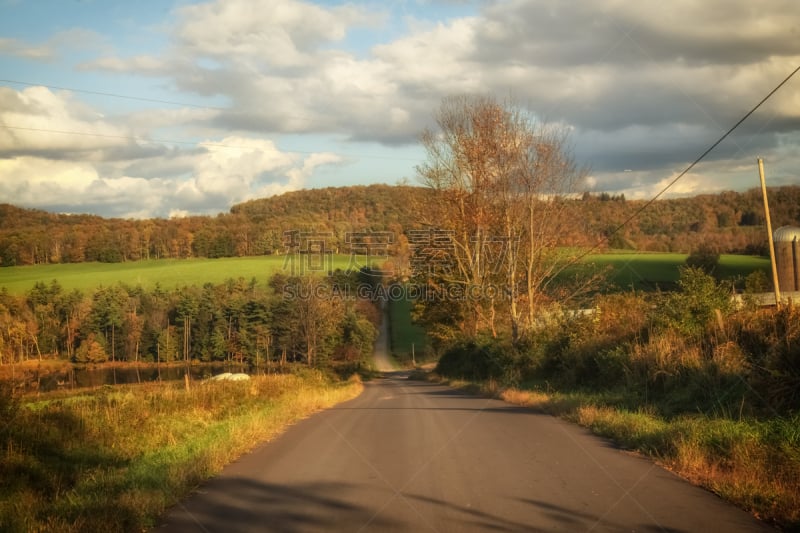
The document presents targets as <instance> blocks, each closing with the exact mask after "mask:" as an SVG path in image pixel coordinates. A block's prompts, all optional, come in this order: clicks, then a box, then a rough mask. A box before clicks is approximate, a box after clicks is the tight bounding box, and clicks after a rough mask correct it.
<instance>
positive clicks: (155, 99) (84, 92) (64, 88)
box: [0, 79, 228, 111]
mask: <svg viewBox="0 0 800 533" xmlns="http://www.w3.org/2000/svg"><path fill="white" fill-rule="evenodd" d="M0 83H13V84H15V85H27V86H28V87H46V88H48V89H55V90H57V91H70V92H75V93H82V94H93V95H95V96H110V97H112V98H124V99H125V100H137V101H139V102H152V103H155V104H168V105H178V106H183V107H195V108H198V109H216V110H218V111H228V109H227V108H224V107H215V106H209V105H198V104H189V103H187V102H176V101H173V100H159V99H158V98H144V97H141V96H130V95H127V94H117V93H105V92H99V91H89V90H86V89H75V88H74V87H60V86H58V85H45V84H44V83H31V82H28V81H18V80H3V79H0Z"/></svg>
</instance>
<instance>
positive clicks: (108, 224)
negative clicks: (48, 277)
mask: <svg viewBox="0 0 800 533" xmlns="http://www.w3.org/2000/svg"><path fill="white" fill-rule="evenodd" d="M562 201H563V202H565V208H566V209H568V211H569V217H568V221H569V222H568V223H565V224H564V225H563V227H562V230H561V234H560V235H559V239H560V244H561V245H565V246H597V245H599V247H600V248H601V249H603V248H612V249H632V250H639V251H659V252H680V253H690V252H691V251H693V250H694V249H696V248H697V247H699V246H700V244H705V245H707V246H710V247H712V248H714V249H715V250H716V251H717V252H718V253H742V254H759V255H765V254H766V253H767V250H766V243H765V239H764V226H763V225H764V215H763V203H762V199H761V194H760V191H758V190H756V189H753V190H749V191H746V192H732V191H730V192H723V193H720V194H715V195H701V196H695V197H690V198H676V199H668V200H659V201H657V202H655V203H653V204H652V205H651V206H649V207H648V208H647V209H646V210H644V211H643V212H642V213H641V215H639V216H637V217H635V218H633V220H631V221H630V223H628V224H626V225H625V227H624V228H623V229H621V230H620V231H616V229H617V228H618V227H619V226H620V225H621V224H622V223H623V222H624V221H626V220H628V219H629V218H630V216H631V215H632V214H633V213H635V212H636V211H637V210H639V209H640V208H641V207H642V206H643V205H644V201H643V200H626V199H625V198H624V196H615V195H610V194H607V193H591V192H585V193H583V194H582V195H572V196H569V197H565V198H564V199H563V200H562ZM769 201H770V208H771V211H772V218H773V220H772V223H773V227H775V228H777V227H780V226H782V225H796V224H800V187H798V186H788V187H778V188H772V189H770V191H769ZM433 202H434V196H433V192H432V191H431V190H430V189H429V188H424V187H411V186H406V185H396V186H390V185H369V186H351V187H335V188H326V189H313V190H302V191H295V192H290V193H286V194H283V195H280V196H275V197H271V198H263V199H258V200H252V201H249V202H244V203H242V204H238V205H235V206H233V207H232V208H231V210H230V213H226V214H220V215H217V216H190V217H185V218H174V219H169V220H166V219H148V220H123V219H106V218H102V217H98V216H93V215H85V214H56V213H48V212H45V211H41V210H34V209H23V208H19V207H15V206H12V205H8V204H3V205H0V264H2V265H3V266H22V265H36V264H45V263H82V262H91V261H99V262H123V261H137V260H140V259H164V258H174V259H186V258H215V257H241V256H258V255H265V254H276V253H283V252H284V251H285V247H286V246H285V233H284V232H287V231H297V230H304V231H305V230H313V231H318V232H328V233H330V235H331V241H332V245H333V246H334V247H335V248H336V249H337V250H339V251H341V252H346V251H347V242H346V234H347V233H348V232H354V231H367V230H368V231H389V232H393V233H394V234H395V235H397V236H400V235H403V234H404V233H407V232H408V231H409V230H413V229H419V228H421V227H423V225H422V223H423V222H424V221H425V220H426V218H427V214H428V213H430V212H431V211H432V210H433ZM403 245H404V239H400V238H398V239H397V240H396V241H395V242H394V243H393V248H392V249H390V253H391V254H392V255H395V254H396V253H398V252H400V253H402V250H401V249H400V248H402V246H403Z"/></svg>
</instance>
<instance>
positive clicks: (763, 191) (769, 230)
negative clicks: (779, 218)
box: [758, 157, 781, 307]
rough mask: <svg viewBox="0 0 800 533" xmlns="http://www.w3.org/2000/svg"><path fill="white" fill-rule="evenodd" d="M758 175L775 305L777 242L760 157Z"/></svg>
mask: <svg viewBox="0 0 800 533" xmlns="http://www.w3.org/2000/svg"><path fill="white" fill-rule="evenodd" d="M758 176H759V178H760V179H761V195H762V196H763V197H764V216H765V217H766V220H767V240H768V241H769V260H770V263H771V264H772V285H773V287H775V306H776V307H778V306H780V305H781V288H780V285H779V284H778V266H777V265H776V264H775V243H774V242H773V241H772V221H771V220H770V217H769V202H768V201H767V182H766V180H765V179H764V161H763V160H762V159H761V158H760V157H759V158H758Z"/></svg>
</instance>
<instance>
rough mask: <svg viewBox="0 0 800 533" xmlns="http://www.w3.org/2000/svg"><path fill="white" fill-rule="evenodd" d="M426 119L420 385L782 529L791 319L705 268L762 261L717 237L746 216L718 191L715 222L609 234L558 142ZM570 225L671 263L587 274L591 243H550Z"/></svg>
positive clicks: (795, 381)
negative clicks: (537, 420)
mask: <svg viewBox="0 0 800 533" xmlns="http://www.w3.org/2000/svg"><path fill="white" fill-rule="evenodd" d="M435 119H436V125H437V128H436V130H433V131H428V132H426V134H425V135H423V137H422V142H423V145H424V147H425V148H426V150H427V156H428V157H427V161H426V163H425V164H423V165H421V166H420V167H418V169H417V170H418V174H419V179H420V181H421V182H422V183H424V184H426V185H427V186H428V187H429V188H430V189H431V194H432V195H434V196H435V197H436V198H437V200H438V201H437V202H436V203H435V207H436V209H435V210H433V211H432V212H431V221H430V222H431V224H432V225H433V224H435V223H438V224H440V225H441V226H443V227H446V228H449V229H450V230H451V231H450V232H449V233H448V234H447V235H446V236H447V238H449V241H447V244H448V246H439V247H438V249H435V250H433V252H435V253H433V254H432V253H427V254H419V255H417V256H412V257H411V260H412V265H413V262H414V260H415V259H416V260H419V261H423V264H422V267H423V268H420V269H418V270H417V272H416V278H415V279H414V282H415V283H416V284H417V285H418V286H422V287H426V288H427V289H429V292H428V293H427V294H425V296H426V297H423V298H420V299H418V301H417V302H416V305H415V308H414V317H415V319H416V322H417V324H418V325H423V326H424V327H425V329H426V331H427V333H428V337H429V339H430V344H431V347H432V349H433V350H434V351H435V352H436V353H437V354H438V355H439V356H440V358H439V361H438V364H437V367H436V374H437V375H438V376H442V377H444V378H445V379H450V380H459V381H466V382H470V383H475V384H477V385H475V387H477V388H478V389H479V390H485V391H489V392H491V393H492V394H496V395H498V396H500V397H502V398H504V399H507V400H509V401H515V402H517V403H522V404H526V405H538V406H540V407H543V408H546V409H547V410H549V411H550V412H553V413H555V414H560V415H563V416H565V417H567V418H569V419H570V420H574V421H576V422H579V423H582V424H585V425H587V426H588V427H591V428H592V429H593V430H595V431H597V432H598V433H600V434H602V435H605V436H608V437H611V438H613V439H614V440H616V441H617V442H618V443H620V444H621V445H623V446H625V447H628V448H632V449H636V450H639V451H641V452H642V453H646V454H648V455H650V456H652V457H654V458H656V460H658V461H659V462H661V463H662V464H664V465H665V466H667V467H668V468H671V469H673V470H675V471H676V472H679V473H680V474H681V475H684V476H685V477H687V478H688V479H690V480H692V481H695V482H697V483H700V484H702V485H703V486H705V487H708V488H709V489H711V490H713V491H715V492H717V493H719V494H720V495H722V496H724V497H725V498H728V499H729V500H731V501H732V502H735V503H736V504H738V505H740V506H741V507H743V508H744V509H747V510H749V511H751V512H753V513H754V514H756V515H757V516H759V517H761V518H763V519H765V520H767V521H769V522H771V523H774V524H777V525H780V526H782V527H785V528H787V529H796V528H800V310H798V309H797V308H795V307H792V306H787V307H780V308H778V309H771V310H770V309H760V308H758V307H757V306H756V301H755V298H756V297H755V296H748V295H747V294H745V296H744V297H743V298H742V300H741V303H739V301H737V300H735V299H734V298H733V295H734V288H736V289H738V290H739V291H745V292H746V293H750V294H755V293H762V292H766V291H768V290H769V282H768V280H767V276H766V275H765V270H766V268H767V267H768V262H766V261H765V260H762V259H757V258H746V259H739V258H731V257H729V256H726V257H722V260H721V255H720V254H721V253H722V252H729V251H731V249H732V248H736V249H737V250H738V251H740V252H745V253H747V252H748V251H749V252H750V253H753V254H754V255H764V254H763V253H760V251H759V250H760V249H761V248H762V245H760V244H759V243H763V242H764V241H765V240H766V236H765V235H764V233H763V228H760V229H759V232H761V233H760V236H759V235H758V234H757V233H756V232H755V227H753V228H752V229H753V231H752V232H750V233H748V235H749V237H748V238H745V239H741V240H738V241H737V242H739V245H737V246H733V247H732V246H731V244H732V243H733V241H734V240H737V239H738V237H736V238H735V237H734V235H735V234H738V235H739V237H743V235H744V234H743V233H738V231H733V230H732V226H731V224H734V225H735V224H736V223H737V221H738V223H739V224H741V223H743V222H747V223H748V224H752V225H753V226H756V225H758V224H760V217H759V216H758V215H757V212H756V211H748V212H747V213H745V212H743V211H736V210H732V211H731V210H728V209H727V208H724V205H723V204H725V203H726V202H727V200H732V199H733V198H734V197H736V196H737V195H735V194H727V193H726V194H723V195H722V196H721V198H720V199H721V202H720V204H721V205H720V209H719V210H717V211H716V214H714V210H713V209H712V210H707V209H705V208H702V207H701V206H700V205H699V204H696V207H697V211H694V212H681V214H680V215H679V214H678V211H672V212H671V213H670V209H672V208H675V207H677V203H671V204H669V203H661V202H656V203H654V204H652V206H649V205H648V208H647V209H645V210H642V211H637V212H633V215H632V217H630V218H629V219H628V220H625V219H622V221H620V222H619V224H617V223H616V222H615V221H617V220H620V219H619V218H618V217H617V215H618V214H619V213H620V212H622V211H626V210H627V209H628V208H627V207H626V208H623V207H622V206H623V205H624V204H626V201H625V199H624V198H616V197H606V198H603V197H602V195H601V196H600V197H595V196H593V195H591V194H584V195H583V197H582V200H581V201H576V200H575V198H576V187H579V186H580V184H581V183H583V178H584V177H585V171H584V170H583V169H581V168H579V167H577V166H576V164H575V162H574V159H573V158H572V155H571V152H570V144H569V142H568V140H567V137H566V135H567V132H564V131H561V130H559V129H558V128H557V127H556V128H554V127H551V126H549V125H547V124H542V123H541V122H539V121H538V119H537V117H535V116H532V115H531V114H529V113H527V112H526V111H525V110H523V109H520V108H519V107H517V106H514V105H512V104H509V103H506V102H503V103H499V102H497V101H495V100H493V99H492V98H489V97H476V98H471V97H462V98H452V99H446V100H445V101H444V102H443V103H442V106H441V109H440V110H439V112H438V113H437V114H436V115H435ZM586 206H590V207H591V209H589V210H588V211H587V210H585V208H586ZM614 213H616V214H614ZM604 215H607V216H608V218H607V219H604V218H603V216H604ZM700 219H702V220H700ZM789 219H790V222H789V223H795V224H796V223H797V222H798V220H797V217H796V210H795V215H791V216H790V217H789ZM691 220H694V221H695V222H690V221H691ZM576 221H580V223H581V224H582V227H583V228H586V229H587V230H588V231H589V233H591V230H589V228H593V227H596V226H594V224H595V223H596V222H598V221H603V223H604V224H605V231H604V232H603V233H602V235H603V237H604V242H605V243H606V244H607V245H608V247H609V248H610V249H616V250H619V249H630V250H643V249H648V250H651V251H663V252H676V251H678V249H680V248H681V247H682V246H685V248H689V249H688V250H686V249H684V250H680V251H683V252H689V254H688V255H683V254H674V253H673V254H669V255H667V254H665V255H661V256H658V255H655V254H649V255H644V256H639V255H638V254H635V253H634V254H631V255H620V254H614V255H612V254H601V255H598V256H593V257H591V259H587V258H588V257H589V256H588V255H587V252H586V251H584V250H586V249H587V247H588V249H592V250H594V249H596V248H597V246H596V243H597V242H598V240H599V239H591V238H590V239H588V241H587V240H583V241H581V240H580V239H578V238H574V239H573V241H572V243H569V242H565V241H566V240H569V239H565V236H567V235H570V236H572V237H576V234H575V224H576ZM592 221H594V222H592ZM783 223H786V222H782V223H781V224H783ZM712 227H713V228H714V229H712ZM723 227H724V228H728V229H722V228H723ZM678 228H683V229H682V230H678ZM718 230H721V231H718ZM729 230H730V231H729ZM676 231H678V232H679V233H680V232H681V231H682V233H680V235H678V234H676ZM751 238H752V240H750V239H751ZM678 241H681V242H683V243H684V245H682V246H677V242H678ZM689 243H692V244H691V245H689V246H686V245H687V244H689ZM582 247H583V249H582ZM676 248H677V249H676ZM425 260H427V263H425V262H424V261H425ZM603 264H605V266H606V267H608V268H606V271H605V272H603V268H602V266H603ZM442 294H446V295H448V297H438V296H439V295H442ZM430 295H433V296H434V297H428V296H430ZM751 298H752V301H751V300H750V299H751Z"/></svg>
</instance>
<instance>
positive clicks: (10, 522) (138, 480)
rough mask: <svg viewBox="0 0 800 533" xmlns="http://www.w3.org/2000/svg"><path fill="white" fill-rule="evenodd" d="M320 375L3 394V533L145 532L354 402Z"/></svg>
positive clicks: (349, 387) (347, 387) (343, 386)
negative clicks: (267, 446) (274, 443)
mask: <svg viewBox="0 0 800 533" xmlns="http://www.w3.org/2000/svg"><path fill="white" fill-rule="evenodd" d="M361 389H362V387H361V383H360V380H358V379H357V377H354V378H352V379H350V380H349V381H346V382H342V381H338V380H336V379H333V378H331V377H329V376H327V375H325V374H324V373H322V372H320V371H317V370H310V369H307V368H301V369H298V370H296V371H295V372H293V373H286V374H272V375H268V376H264V375H262V376H257V377H253V378H252V379H250V380H249V381H244V382H225V381H219V382H193V383H190V384H189V385H185V384H184V383H154V384H143V385H130V386H115V387H103V388H100V389H94V390H84V391H81V392H78V393H72V394H63V393H51V394H42V395H37V396H29V397H18V396H15V395H12V394H11V392H10V388H9V387H3V388H2V389H0V449H2V453H1V454H0V531H7V532H20V533H22V532H28V531H58V532H60V533H61V532H72V531H74V532H77V531H142V530H143V529H146V528H149V527H152V526H154V525H155V521H156V519H157V517H158V516H159V515H161V514H162V513H163V512H164V511H165V510H166V509H167V508H168V507H170V506H171V505H174V504H175V503H176V502H177V501H178V500H179V499H180V498H181V497H183V496H185V495H186V494H188V492H189V491H191V490H192V489H193V488H195V487H196V486H197V485H198V484H199V483H201V482H202V481H203V480H205V479H207V478H209V477H211V476H213V475H214V474H216V473H218V472H219V471H220V470H221V469H222V467H223V466H224V465H225V464H227V463H229V462H231V461H232V460H234V459H235V458H236V457H238V456H240V455H241V454H243V453H245V452H246V451H248V450H250V449H251V448H252V447H254V446H255V445H256V444H258V443H260V442H263V441H265V440H268V439H270V438H272V437H274V436H275V435H276V434H278V433H279V432H280V431H282V430H283V429H284V428H285V427H286V426H288V425H290V424H292V423H294V422H296V421H298V420H299V419H302V418H304V417H306V416H308V415H309V414H311V413H313V412H314V411H317V410H319V409H323V408H326V407H330V406H331V405H334V404H335V403H338V402H341V401H344V400H347V399H350V398H353V397H355V396H357V395H358V394H359V393H360V391H361Z"/></svg>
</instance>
